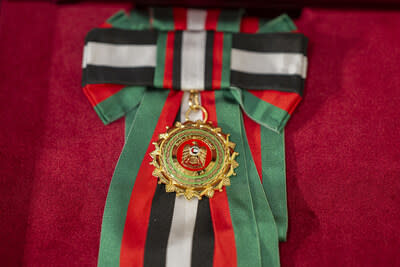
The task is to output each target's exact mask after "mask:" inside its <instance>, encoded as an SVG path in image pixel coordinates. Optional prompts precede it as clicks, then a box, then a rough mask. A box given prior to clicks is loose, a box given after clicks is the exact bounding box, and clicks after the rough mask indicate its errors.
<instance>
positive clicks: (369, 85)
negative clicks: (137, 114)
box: [0, 1, 400, 267]
mask: <svg viewBox="0 0 400 267" xmlns="http://www.w3.org/2000/svg"><path fill="white" fill-rule="evenodd" d="M128 6H129V4H126V3H125V4H124V3H119V4H115V3H114V4H112V3H101V4H96V3H79V4H70V5H61V6H57V5H55V4H52V3H46V2H7V1H5V2H4V1H3V2H2V4H1V11H0V12H1V15H0V89H1V90H0V99H1V105H0V123H1V131H0V177H1V178H0V198H1V201H0V256H1V257H0V258H1V263H0V265H1V266H22V265H23V266H95V264H96V260H97V251H98V244H99V236H100V224H101V217H102V212H103V208H104V204H105V199H106V194H107V189H108V185H109V183H110V179H111V176H112V172H113V169H114V166H115V164H116V162H117V159H118V155H119V153H120V151H121V148H122V145H123V121H122V120H120V121H118V122H116V123H113V124H111V125H109V126H104V125H103V124H102V123H101V121H100V119H99V118H97V116H96V114H95V112H94V111H93V110H92V108H91V106H90V104H89V102H88V101H87V100H86V99H85V96H84V94H83V93H82V91H81V86H80V79H81V57H82V45H83V38H84V36H85V34H86V33H87V32H88V30H89V29H91V28H93V27H94V26H96V25H99V24H100V23H101V22H103V21H104V19H105V18H107V17H108V16H110V15H111V14H113V13H114V12H115V11H117V10H119V9H120V8H123V7H128ZM296 23H297V25H298V27H299V28H300V30H301V31H302V32H304V33H305V34H306V35H307V36H308V37H309V39H310V48H309V60H310V62H309V67H310V68H309V72H308V79H307V86H306V91H305V96H304V101H303V102H302V104H301V105H300V107H299V108H298V109H297V111H296V112H295V113H294V115H293V118H292V119H291V120H290V122H289V124H288V126H287V130H286V136H287V137H286V156H287V174H288V175H287V176H288V177H287V180H288V182H287V184H288V189H287V190H288V202H289V213H290V222H289V223H290V224H289V226H290V231H289V238H288V241H287V242H286V243H283V244H282V245H281V261H282V266H284V267H285V266H307V267H314V266H315V267H319V266H400V253H399V251H400V213H399V211H400V195H399V192H400V144H399V143H400V134H399V132H400V122H399V110H398V107H399V105H400V75H399V74H400V32H399V29H400V11H374V10H368V11H360V10H354V9H353V10H334V9H304V10H303V13H302V15H301V17H300V18H299V19H298V20H297V21H296Z"/></svg>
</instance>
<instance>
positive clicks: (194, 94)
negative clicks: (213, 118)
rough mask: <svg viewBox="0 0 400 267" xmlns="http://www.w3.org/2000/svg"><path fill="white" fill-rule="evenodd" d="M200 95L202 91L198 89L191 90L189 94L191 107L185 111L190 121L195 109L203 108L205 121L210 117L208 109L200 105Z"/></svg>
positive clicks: (187, 119)
mask: <svg viewBox="0 0 400 267" xmlns="http://www.w3.org/2000/svg"><path fill="white" fill-rule="evenodd" d="M199 97H200V93H199V91H197V90H190V95H189V108H188V110H187V111H186V113H185V120H186V121H189V120H190V119H189V115H190V113H191V112H192V111H195V110H201V112H202V113H203V123H206V122H207V119H208V113H207V110H206V109H205V108H204V107H203V106H202V105H200V103H199Z"/></svg>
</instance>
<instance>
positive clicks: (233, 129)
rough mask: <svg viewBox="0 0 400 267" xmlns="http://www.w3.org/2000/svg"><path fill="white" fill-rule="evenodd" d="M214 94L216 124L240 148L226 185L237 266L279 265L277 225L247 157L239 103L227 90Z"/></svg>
mask: <svg viewBox="0 0 400 267" xmlns="http://www.w3.org/2000/svg"><path fill="white" fill-rule="evenodd" d="M215 96H216V110H217V117H218V125H219V126H220V127H221V128H222V129H224V131H226V132H229V133H230V134H231V140H232V141H233V142H234V143H236V148H235V150H236V151H237V152H239V156H238V157H237V161H238V162H239V167H238V168H237V169H236V173H237V176H235V177H233V178H232V179H231V186H228V187H226V191H227V195H228V201H229V208H230V211H231V216H232V223H233V227H234V230H235V240H236V247H237V254H238V255H237V259H238V266H245V265H248V264H250V265H251V266H279V247H278V236H277V228H276V225H275V222H274V217H273V215H272V212H271V209H270V207H269V204H268V201H267V198H266V196H265V193H264V191H263V187H262V186H261V182H260V178H259V175H258V174H257V171H256V169H255V164H254V161H253V160H252V158H251V157H249V155H250V149H249V148H248V144H247V142H246V141H245V138H246V136H245V133H244V126H243V121H242V117H241V112H240V107H239V105H238V104H237V103H235V101H234V99H232V96H231V94H230V93H229V91H225V90H221V91H216V92H215ZM246 147H247V148H246ZM256 240H257V241H258V243H257V242H256ZM250 255H252V256H251V257H250V258H249V256H250Z"/></svg>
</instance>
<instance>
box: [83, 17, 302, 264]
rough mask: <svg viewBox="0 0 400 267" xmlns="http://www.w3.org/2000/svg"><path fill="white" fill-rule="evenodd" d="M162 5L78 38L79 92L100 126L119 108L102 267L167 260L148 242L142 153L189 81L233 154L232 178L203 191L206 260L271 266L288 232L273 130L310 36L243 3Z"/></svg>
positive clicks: (291, 100)
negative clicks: (120, 132) (246, 12)
mask: <svg viewBox="0 0 400 267" xmlns="http://www.w3.org/2000/svg"><path fill="white" fill-rule="evenodd" d="M162 11H163V12H161V11H160V10H156V9H153V10H152V12H147V13H146V12H143V11H140V10H139V11H133V12H131V14H130V15H129V16H128V15H126V14H125V13H121V12H120V13H117V14H116V15H115V16H113V17H112V18H111V19H109V20H108V22H107V23H105V24H104V25H103V26H104V27H106V28H97V29H94V30H92V31H90V32H89V34H88V35H87V37H86V40H85V48H84V57H83V64H82V66H83V80H82V83H83V87H84V92H85V94H86V96H87V97H88V98H89V100H90V102H91V104H92V106H93V107H94V109H95V110H96V112H97V113H98V115H99V116H100V118H101V119H102V121H103V122H104V123H105V124H107V123H110V122H112V121H114V120H116V119H118V118H120V117H122V116H127V118H126V136H127V138H126V143H125V145H124V149H123V152H122V154H121V156H120V159H119V161H118V165H117V167H116V170H115V173H114V177H113V180H112V183H111V185H110V190H109V194H108V197H107V203H106V207H105V211H104V217H103V226H102V237H101V243H100V252H99V266H117V265H120V266H125V265H126V266H154V264H155V262H154V260H156V261H158V262H157V265H160V264H162V263H165V258H164V259H163V256H160V257H158V258H157V257H154V255H156V254H157V251H155V252H154V253H153V254H151V255H150V256H149V255H147V256H146V251H145V250H147V249H146V246H147V242H148V241H146V234H147V231H148V227H149V226H148V224H149V218H150V216H151V214H150V213H151V205H152V201H154V200H153V195H154V192H155V190H156V184H157V180H156V178H154V177H151V172H152V166H150V165H149V162H150V161H151V159H150V157H149V152H151V149H152V148H153V147H152V145H151V143H152V142H154V141H155V140H156V139H157V136H158V135H159V134H160V133H162V132H163V131H164V130H165V126H170V125H172V123H173V121H174V118H175V115H176V114H177V112H178V107H179V105H180V100H181V97H182V92H181V91H185V90H190V89H198V90H204V92H202V101H203V102H204V103H203V105H204V106H205V107H206V108H207V110H208V111H209V113H210V114H211V118H210V120H211V121H213V122H214V124H218V126H219V127H221V128H222V129H223V131H225V132H227V133H230V134H231V138H232V140H234V141H235V143H236V144H237V147H236V149H237V151H238V152H239V153H240V157H238V158H237V161H238V162H239V167H238V170H237V173H238V175H237V177H234V178H233V179H231V183H232V184H231V186H228V187H226V188H225V189H224V190H223V192H221V193H216V194H215V196H214V197H213V198H211V199H210V200H209V206H210V208H209V209H210V212H211V217H212V222H213V232H214V252H213V256H212V261H211V262H210V264H211V265H207V264H206V266H246V265H247V266H249V265H250V266H279V252H278V236H279V239H281V240H284V239H285V238H286V231H287V209H286V184H285V166H284V139H283V132H282V131H283V128H284V125H285V124H286V122H287V120H288V119H289V117H290V115H291V114H292V112H293V110H294V109H295V107H296V106H297V105H298V103H299V102H300V100H301V97H302V93H303V84H304V79H305V77H306V67H307V57H306V46H307V39H306V38H305V37H304V36H303V35H302V34H299V33H283V32H285V31H293V30H294V29H295V28H294V25H293V23H292V22H291V21H290V19H289V18H288V17H287V16H285V15H283V16H280V17H278V18H277V19H275V20H272V21H262V20H259V19H255V18H249V19H246V18H242V14H243V12H242V11H240V10H239V11H229V12H227V11H220V10H206V11H204V10H203V11H198V10H190V9H164V10H162ZM150 14H152V15H150ZM171 14H172V15H171ZM199 20H200V22H199ZM199 25H200V26H199ZM107 27H111V28H107ZM150 28H153V29H154V28H155V29H157V30H160V31H154V30H152V31H150V30H149V29H150ZM188 29H191V30H196V31H195V32H190V31H186V30H188ZM199 30H200V31H199ZM202 30H204V31H202ZM219 30H221V31H224V32H218V31H219ZM239 30H240V31H241V32H240V33H239ZM275 31H278V32H280V33H273V32H275ZM244 32H246V33H244ZM256 32H257V34H248V33H256ZM263 32H264V33H263ZM168 89H169V90H168ZM170 89H173V90H170ZM212 114H214V115H212ZM215 126H216V125H215ZM246 132H247V135H248V136H247V137H246ZM264 152H267V153H264ZM148 238H149V237H147V239H148ZM159 254H162V253H159ZM228 255H229V256H228ZM193 257H194V256H193V255H192V265H193V266H196V264H193ZM205 262H206V261H205Z"/></svg>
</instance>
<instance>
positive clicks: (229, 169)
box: [150, 120, 239, 200]
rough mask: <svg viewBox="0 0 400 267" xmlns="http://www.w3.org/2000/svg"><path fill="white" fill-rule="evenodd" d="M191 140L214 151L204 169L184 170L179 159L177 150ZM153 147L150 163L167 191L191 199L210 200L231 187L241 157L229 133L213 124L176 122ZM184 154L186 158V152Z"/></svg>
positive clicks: (159, 181)
mask: <svg viewBox="0 0 400 267" xmlns="http://www.w3.org/2000/svg"><path fill="white" fill-rule="evenodd" d="M185 138H186V139H185ZM190 138H192V139H193V138H194V139H199V140H202V141H204V142H205V143H207V144H209V146H210V147H212V149H213V151H214V150H215V151H214V152H213V154H212V161H211V163H210V164H209V166H208V167H207V168H205V169H204V170H201V171H189V170H185V169H184V168H185V166H182V164H181V165H180V163H179V162H178V160H177V159H176V157H177V156H176V153H177V152H176V151H177V147H179V145H181V144H183V143H184V141H185V140H191V139H190ZM153 144H154V146H155V150H154V151H153V152H151V153H150V156H151V158H152V161H151V162H150V164H151V165H153V166H154V167H155V169H154V171H153V173H152V174H153V176H155V177H157V178H158V183H162V184H165V190H166V191H167V192H175V193H176V195H177V196H184V197H185V198H186V199H188V200H190V199H192V198H193V197H196V198H198V199H201V198H202V197H203V196H206V197H209V198H211V197H213V196H214V194H215V191H216V190H218V191H222V190H223V187H224V186H230V185H231V181H230V177H231V176H232V175H236V173H235V171H234V169H235V168H237V167H238V166H239V164H238V163H237V162H236V160H235V158H236V157H237V155H238V153H237V152H235V151H234V148H235V146H236V145H235V143H233V142H231V141H230V140H229V135H228V134H224V133H222V130H221V128H218V127H217V128H216V127H213V125H212V123H211V122H203V121H200V120H199V121H196V122H193V121H186V122H185V123H180V122H176V123H175V125H174V126H173V127H169V128H167V131H166V132H165V133H163V134H160V135H159V140H158V141H157V142H154V143H153ZM214 146H215V147H214ZM185 149H187V148H186V147H185ZM184 153H185V155H184V156H185V157H187V151H186V150H185V151H184ZM201 153H204V151H202V152H201ZM216 155H218V156H216ZM202 157H204V156H203V155H202ZM202 161H204V158H202Z"/></svg>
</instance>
